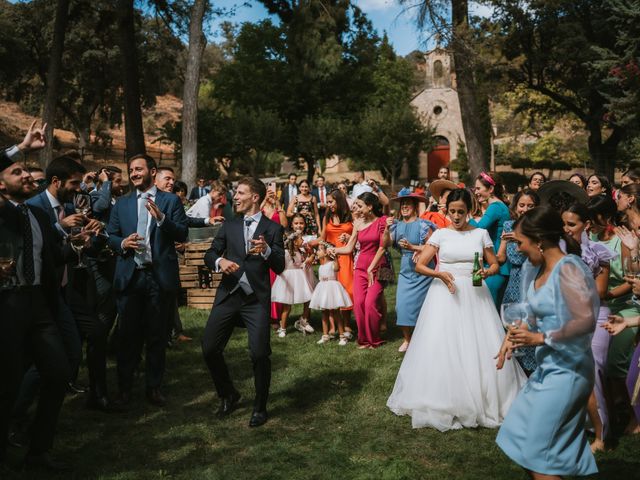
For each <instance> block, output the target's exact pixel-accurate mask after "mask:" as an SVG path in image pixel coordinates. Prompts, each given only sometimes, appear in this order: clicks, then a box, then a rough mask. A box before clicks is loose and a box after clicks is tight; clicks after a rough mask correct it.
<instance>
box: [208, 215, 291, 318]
mask: <svg viewBox="0 0 640 480" xmlns="http://www.w3.org/2000/svg"><path fill="white" fill-rule="evenodd" d="M283 233H284V230H283V228H282V226H281V225H279V224H278V223H276V222H274V221H272V220H269V219H268V218H267V217H265V216H264V215H263V216H262V218H261V219H260V223H258V226H257V227H256V231H255V232H254V234H253V238H258V237H259V236H260V235H264V239H265V241H266V242H267V245H269V247H270V248H271V255H269V258H267V259H266V260H265V259H264V258H262V256H260V255H247V253H246V251H245V242H244V222H243V218H242V217H237V218H234V219H232V220H226V221H225V222H224V223H223V224H222V226H221V227H220V230H218V233H217V234H216V237H215V238H214V239H213V242H212V243H211V248H209V250H207V252H206V253H205V256H204V262H205V263H206V265H207V266H208V267H209V268H210V269H211V270H215V264H216V260H217V259H218V258H220V257H224V258H226V259H227V260H230V261H232V262H235V263H237V264H238V265H239V266H240V269H239V270H238V271H237V272H235V273H233V274H230V275H227V274H223V275H222V282H221V283H220V286H219V287H218V292H217V293H216V299H215V305H218V304H219V303H221V302H223V301H224V300H225V298H227V296H228V295H229V294H230V293H231V292H232V291H233V290H234V288H236V285H237V284H238V280H240V277H242V274H243V273H246V274H247V280H249V284H250V285H251V288H252V289H253V291H254V293H255V294H256V297H257V298H258V300H259V301H260V303H262V304H263V305H264V307H265V308H266V309H267V311H268V309H269V308H270V307H269V305H270V302H271V282H270V277H269V269H271V270H273V271H274V272H275V273H276V274H280V273H282V272H283V270H284V240H283Z"/></svg>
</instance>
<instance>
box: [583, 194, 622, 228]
mask: <svg viewBox="0 0 640 480" xmlns="http://www.w3.org/2000/svg"><path fill="white" fill-rule="evenodd" d="M587 208H588V209H589V217H590V218H591V223H592V224H597V225H600V226H603V227H613V225H614V223H615V220H616V216H617V214H618V206H617V205H616V202H614V201H613V198H611V197H610V196H609V195H597V196H595V197H591V199H590V200H589V203H587ZM601 220H603V221H604V222H605V223H606V225H603V224H602V222H601Z"/></svg>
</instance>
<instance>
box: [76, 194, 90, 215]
mask: <svg viewBox="0 0 640 480" xmlns="http://www.w3.org/2000/svg"><path fill="white" fill-rule="evenodd" d="M73 208H74V209H75V211H76V213H79V214H80V215H89V214H90V213H91V196H90V195H88V194H86V193H76V194H75V195H74V196H73Z"/></svg>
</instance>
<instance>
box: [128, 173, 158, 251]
mask: <svg viewBox="0 0 640 480" xmlns="http://www.w3.org/2000/svg"><path fill="white" fill-rule="evenodd" d="M143 193H146V194H147V195H148V198H150V199H151V201H152V202H154V203H155V201H156V194H157V193H158V188H157V187H156V186H155V185H154V186H152V187H151V188H150V189H149V190H147V191H146V192H141V191H140V190H136V195H137V198H138V201H137V203H136V212H139V211H140V207H141V206H142V205H143V204H146V202H147V200H146V199H145V198H142V194H143ZM145 210H146V207H145ZM147 215H148V218H147V233H146V235H145V236H144V240H143V241H142V243H143V244H144V246H145V263H151V262H152V261H153V258H152V256H151V236H150V232H151V221H152V220H153V217H152V216H151V212H149V211H148V210H147ZM160 215H161V217H162V218H160V220H157V221H156V225H157V226H158V227H160V226H162V223H163V222H164V219H165V217H166V216H165V214H164V213H162V212H160ZM136 218H137V213H136ZM123 245H124V240H122V243H121V244H120V248H121V249H122V250H124V247H123Z"/></svg>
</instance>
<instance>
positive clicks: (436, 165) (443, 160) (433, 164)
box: [427, 137, 451, 182]
mask: <svg viewBox="0 0 640 480" xmlns="http://www.w3.org/2000/svg"><path fill="white" fill-rule="evenodd" d="M450 160H451V156H450V147H449V141H448V140H447V139H446V138H444V137H437V138H436V146H435V147H434V148H433V150H432V151H431V152H429V154H428V155H427V165H428V167H427V175H428V176H429V181H430V182H431V181H433V180H435V179H436V178H438V170H440V168H441V167H448V166H449V161H450Z"/></svg>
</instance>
